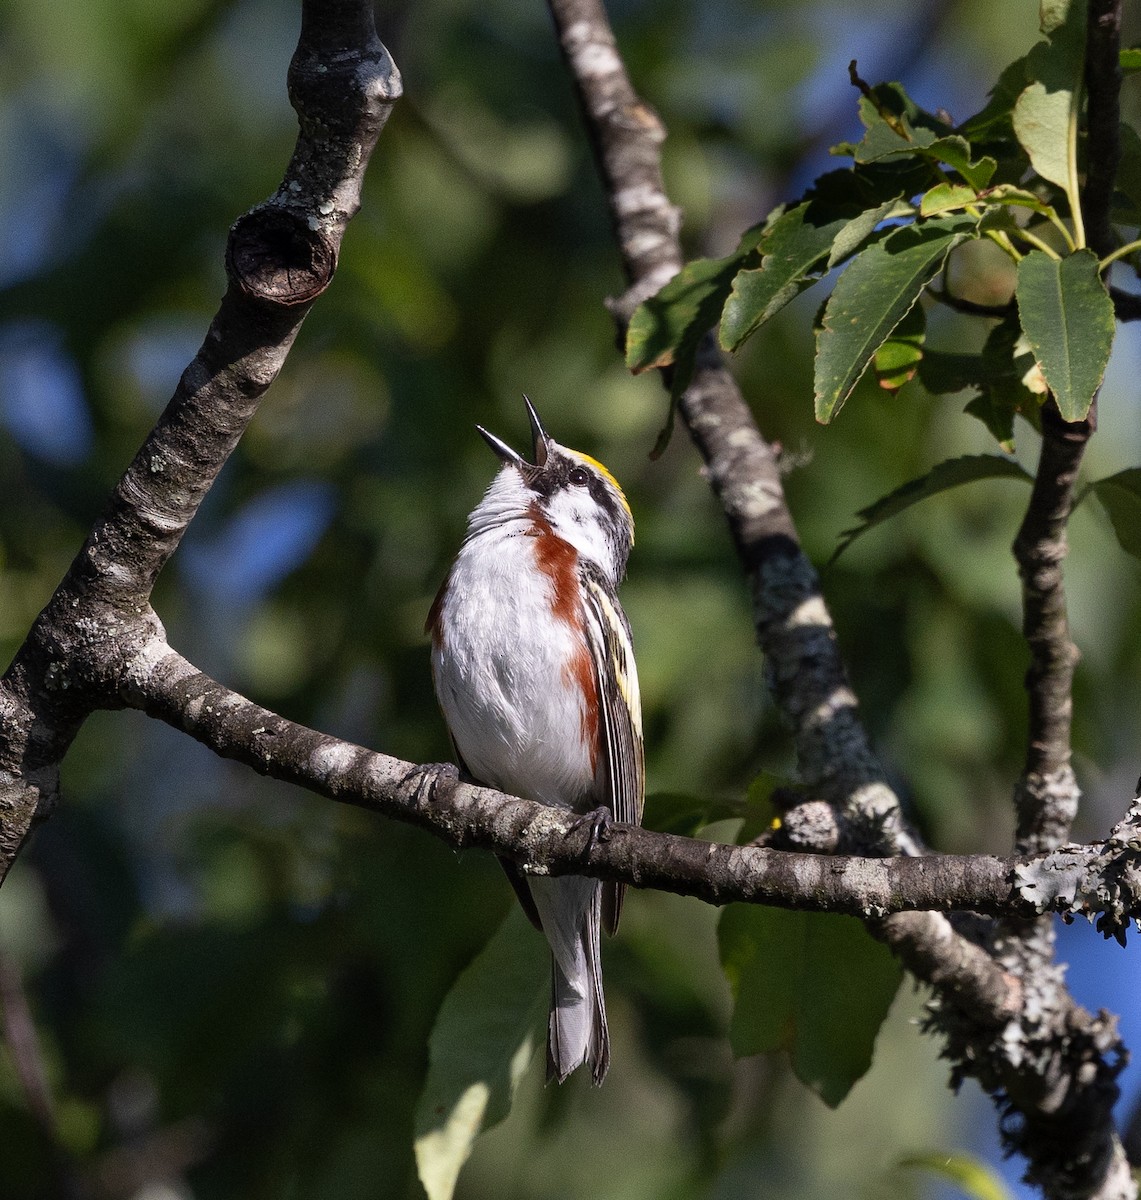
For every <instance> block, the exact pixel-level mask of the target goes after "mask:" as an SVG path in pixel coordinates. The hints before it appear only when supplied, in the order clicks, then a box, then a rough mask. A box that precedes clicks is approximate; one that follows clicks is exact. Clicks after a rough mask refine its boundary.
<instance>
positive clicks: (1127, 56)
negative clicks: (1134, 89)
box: [1118, 46, 1141, 75]
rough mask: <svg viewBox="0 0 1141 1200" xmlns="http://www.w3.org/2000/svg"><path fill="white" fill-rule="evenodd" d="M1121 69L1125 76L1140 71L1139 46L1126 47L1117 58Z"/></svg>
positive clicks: (1140, 49)
mask: <svg viewBox="0 0 1141 1200" xmlns="http://www.w3.org/2000/svg"><path fill="white" fill-rule="evenodd" d="M1118 58H1119V61H1120V63H1121V69H1122V71H1124V72H1125V74H1126V75H1132V74H1134V73H1135V72H1136V71H1141V46H1128V47H1126V49H1124V50H1122V51H1121V53H1120V55H1119V56H1118Z"/></svg>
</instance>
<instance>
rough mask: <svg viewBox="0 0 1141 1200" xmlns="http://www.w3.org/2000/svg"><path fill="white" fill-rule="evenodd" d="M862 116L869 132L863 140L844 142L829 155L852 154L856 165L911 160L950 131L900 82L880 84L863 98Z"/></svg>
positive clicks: (861, 105)
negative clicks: (919, 103) (898, 158)
mask: <svg viewBox="0 0 1141 1200" xmlns="http://www.w3.org/2000/svg"><path fill="white" fill-rule="evenodd" d="M859 113H860V121H861V123H862V124H863V126H864V128H865V130H866V131H867V132H866V133H865V134H864V136H863V139H862V140H861V141H859V142H841V143H840V144H839V145H837V146H833V147H832V148H831V151H830V153H832V154H837V155H840V154H844V155H849V156H850V157H852V158H853V159H855V161H856V162H857V163H873V162H877V161H880V160H882V159H885V158H896V157H911V156H913V155H915V154H916V153H918V151H919V150H921V149H922V148H923V147H924V146H929V145H930V144H931V143H932V142H934V141H935V140H936V139H937V138H938V137H939V136H940V135H941V134H944V133H949V132H950V130H949V128H948V127H947V125H946V124H945V123H944V122H942V121H940V120H939V119H938V118H937V117H935V116H933V115H932V114H931V113H927V112H924V111H923V110H922V109H921V108H920V107H919V106H918V105H917V104H916V103H915V102H914V101H913V100H912V99H911V97H910V96H908V94H907V93H906V91H904V89H903V86H902V84H899V83H880V84H877V85H876V86H875V87H873V88H871V89H870V94H865V95H861V97H860V101H859Z"/></svg>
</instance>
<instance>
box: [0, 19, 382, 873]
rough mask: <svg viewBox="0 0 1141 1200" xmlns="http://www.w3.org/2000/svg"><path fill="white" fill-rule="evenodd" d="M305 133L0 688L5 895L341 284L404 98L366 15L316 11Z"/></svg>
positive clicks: (298, 85) (299, 54) (302, 62)
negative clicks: (200, 333)
mask: <svg viewBox="0 0 1141 1200" xmlns="http://www.w3.org/2000/svg"><path fill="white" fill-rule="evenodd" d="M289 93H290V99H291V101H292V103H293V106H294V108H295V109H296V110H297V115H298V122H299V126H300V132H299V135H298V139H297V143H296V147H295V150H294V153H293V157H292V159H291V161H290V163H289V166H288V168H287V170H286V172H285V176H284V178H283V180H282V183H281V186H280V187H279V188H278V189H277V191H276V192H275V193H274V195H273V196H271V197H270V198H269V199H268V200H266V201H264V202H263V203H262V204H259V205H258V206H257V207H255V208H253V209H251V210H250V211H249V212H248V213H246V214H245V215H244V216H242V217H239V219H238V220H237V221H236V222H235V223H234V225H233V227H232V229H231V230H230V237H229V242H228V245H227V250H226V272H227V276H228V279H229V286H228V287H227V290H226V294H225V296H224V297H223V299H222V303H221V306H220V308H219V310H218V313H217V315H216V316H215V318H214V321H213V323H212V324H211V326H210V329H209V331H208V332H207V334H206V340H205V341H204V342H203V345H202V348H201V349H200V350H199V352H198V354H197V356H196V357H195V359H194V361H193V362H192V363H191V364H190V365H189V366H188V367H187V368H186V370H185V372H183V375H182V378H181V380H180V381H179V384H178V388H177V390H176V391H175V394H174V397H173V398H172V400H171V401H170V403H169V405H168V406H167V408H166V411H165V412H164V413H163V414H162V416H161V418H160V419H159V421H158V423H157V424H156V426H155V427H154V429H153V430H152V431H151V433H150V435H149V436H148V437H147V439H146V441H145V442H144V444H143V446H142V448H141V449H140V451H139V452H138V454H137V455H136V456H135V459H134V461H133V462H132V463H131V465H130V466H129V467H128V468H127V471H126V473H125V474H124V475H123V477H122V479H121V480H120V482H119V484H118V486H117V487H116V489H115V492H114V494H113V496H112V498H111V501H110V503H109V505H108V507H107V509H106V511H105V512H104V513H103V515H102V516H101V517H100V518H99V519H98V520H97V521H96V523H95V525H94V526H93V527H92V529H91V532H90V534H89V536H88V538H87V541H86V542H85V543H84V545H83V548H82V549H81V550H80V552H79V554H78V555H77V557H76V559H75V561H74V562H73V563H72V564H71V567H70V569H69V570H68V572H67V574H66V576H65V577H64V579H63V581H62V582H61V583H60V586H59V587H58V588H57V590H56V592H55V594H54V595H53V596H52V598H51V600H50V601H49V602H48V605H47V607H46V608H45V609H44V611H43V612H42V613H41V614H40V616H39V617H38V618H37V620H36V622H35V624H34V626H33V627H32V630H31V632H30V633H29V635H28V638H27V639H26V641H25V642H24V644H23V646H22V647H21V648H20V650H19V652H18V653H17V655H16V657H15V659H14V660H13V662H12V665H11V666H10V667H9V669H8V671H7V672H6V673H5V675H4V679H3V684H2V687H0V718H2V722H0V730H2V732H0V879H3V877H4V875H5V874H6V872H7V870H8V868H9V866H10V865H11V863H12V861H13V859H14V858H15V856H16V854H17V853H18V851H19V848H20V846H21V844H22V842H23V840H24V838H25V836H26V834H27V832H28V829H29V828H30V826H31V824H32V822H33V820H34V819H36V818H37V817H39V818H42V817H44V816H46V815H47V813H48V812H49V811H50V807H51V805H52V803H53V802H54V800H55V797H56V795H57V793H58V766H59V762H60V760H61V759H62V757H63V755H64V753H65V752H66V750H67V748H68V747H69V746H70V744H71V741H72V739H73V738H74V736H75V733H76V731H77V730H78V728H79V726H80V725H81V724H82V722H83V721H84V720H85V719H86V718H87V716H88V715H89V714H90V713H91V712H92V711H93V710H94V709H95V708H98V707H101V706H106V705H107V704H108V702H109V701H108V697H113V696H114V695H115V692H116V686H117V680H118V678H119V676H120V675H121V673H122V670H123V666H124V664H125V663H126V662H127V661H128V660H129V659H130V658H131V657H133V655H134V654H135V653H137V651H138V649H139V648H140V647H141V646H143V645H145V644H147V642H148V641H149V640H150V639H151V638H152V637H154V636H155V635H156V634H157V633H159V632H160V631H161V627H160V625H159V623H158V619H157V617H156V616H155V615H154V613H153V612H152V611H151V610H150V607H149V597H150V593H151V589H152V587H153V586H154V582H155V579H156V577H157V576H158V573H159V571H160V570H161V569H162V567H163V565H164V564H165V563H166V562H167V560H168V559H169V558H170V556H171V554H173V553H174V550H175V548H176V547H177V546H178V544H179V542H180V540H181V539H182V535H183V534H184V533H185V531H186V527H187V525H188V524H189V523H190V521H191V519H192V518H193V516H194V514H195V513H196V512H197V511H198V506H199V504H200V503H201V502H202V499H203V498H204V497H205V495H206V493H207V492H208V491H209V489H210V487H211V486H212V484H213V482H214V480H215V479H216V478H217V475H218V472H219V471H220V470H221V469H222V466H223V464H224V463H225V462H226V460H227V458H228V457H229V455H230V453H231V452H232V451H233V449H234V447H235V446H236V445H237V442H238V439H239V438H240V437H241V435H242V433H243V432H244V430H245V428H246V426H247V425H248V424H249V421H250V419H251V418H252V417H253V415H254V412H255V411H256V409H257V405H258V401H259V400H260V398H261V396H262V395H263V394H264V392H265V390H266V388H268V387H269V385H270V383H272V382H273V380H274V379H275V378H276V376H277V374H278V372H279V371H280V370H281V367H282V364H283V363H284V361H285V357H286V355H287V354H288V352H289V349H290V347H291V346H292V344H293V339H294V338H295V337H296V335H297V331H298V329H299V328H300V326H301V322H302V321H303V320H304V318H305V316H306V314H307V313H308V311H309V309H310V308H311V307H312V304H313V302H314V300H315V299H316V298H317V297H318V296H319V295H320V294H321V293H322V292H323V291H324V290H325V288H326V287H327V286H328V285H329V282H330V281H331V280H332V277H333V272H334V270H335V267H336V262H337V254H338V251H339V248H340V243H341V238H342V237H343V235H344V231H345V226H346V225H347V223H348V221H349V219H350V218H351V217H352V216H353V215H354V214H355V213H356V211H357V209H358V208H359V206H360V191H361V184H362V181H363V179H364V171H365V167H366V166H367V165H368V160H369V156H370V155H371V153H372V149H373V147H374V146H375V144H376V139H377V137H378V136H379V134H380V131H381V129H382V128H383V126H384V122H385V120H386V119H387V116H388V113H389V111H390V109H391V107H392V105H393V104H394V103H395V101H396V99H397V97H398V96H399V95H400V75H399V72H398V71H397V70H396V67H395V66H394V65H393V62H392V59H391V58H390V57H389V55H388V51H387V50H385V48H384V47H383V46H382V45H381V43H380V41H379V40H378V39H377V36H376V31H375V29H374V26H373V18H372V6H371V4H370V3H368V2H367V0H305V3H304V4H303V7H302V21H301V35H300V38H299V41H298V45H297V50H296V53H295V54H294V56H293V61H292V63H291V64H290V68H289Z"/></svg>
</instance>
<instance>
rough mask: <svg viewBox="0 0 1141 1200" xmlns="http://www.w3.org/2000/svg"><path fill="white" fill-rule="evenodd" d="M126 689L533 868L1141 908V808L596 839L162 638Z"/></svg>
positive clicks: (934, 903) (755, 898)
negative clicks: (813, 830)
mask: <svg viewBox="0 0 1141 1200" xmlns="http://www.w3.org/2000/svg"><path fill="white" fill-rule="evenodd" d="M122 698H123V700H124V702H125V703H127V704H129V705H131V706H133V707H136V708H140V709H142V710H143V711H145V712H147V713H148V714H150V715H151V716H154V717H157V718H159V719H161V720H163V721H166V722H167V723H169V724H171V725H173V726H174V727H176V728H178V729H181V730H183V731H184V732H186V733H188V734H189V735H190V736H191V737H193V738H195V739H196V740H197V741H199V742H201V743H203V744H204V745H206V746H208V747H210V748H211V749H212V750H214V751H215V752H216V753H218V754H220V755H222V756H223V757H225V758H230V759H234V760H236V761H238V762H242V763H245V764H246V765H247V766H250V767H252V768H253V769H254V770H255V771H257V772H259V773H260V774H262V775H267V776H269V777H271V778H274V779H280V780H284V781H287V782H289V783H293V784H297V785H298V786H300V787H303V788H306V789H307V790H309V791H312V792H317V793H318V794H320V795H323V796H327V797H329V798H330V799H333V800H337V801H340V802H341V803H345V804H352V805H355V806H357V807H360V808H365V809H368V810H369V811H371V812H375V813H379V814H381V815H383V816H386V817H392V818H395V819H397V820H400V821H405V822H408V823H410V824H413V825H417V826H419V827H420V828H422V829H425V830H428V831H429V832H431V833H433V834H435V835H436V836H437V837H439V838H442V839H443V840H444V841H446V842H447V843H448V844H449V845H451V846H453V847H455V848H456V849H464V848H468V847H478V848H480V849H484V850H490V851H492V852H493V853H495V854H498V855H502V856H505V857H508V858H511V859H513V860H515V861H516V862H518V863H520V864H521V865H522V866H523V867H524V868H525V869H526V870H527V871H528V872H530V873H532V874H541V875H562V874H577V875H590V876H594V877H596V878H599V879H612V880H617V881H621V882H623V883H628V884H630V885H632V886H634V887H641V888H656V889H659V890H663V891H670V892H676V893H678V894H679V895H685V896H694V897H697V898H698V899H701V900H705V901H707V902H708V903H710V904H719V905H720V904H729V903H731V902H734V901H744V902H748V903H756V904H771V905H776V906H779V907H782V908H793V909H800V910H803V911H811V912H836V913H848V914H851V915H854V916H860V917H864V918H867V917H879V916H884V915H886V914H888V913H896V912H912V911H937V912H952V911H960V910H970V911H974V912H979V913H986V914H990V915H1010V916H1033V915H1036V914H1039V913H1043V912H1063V913H1066V914H1074V913H1081V914H1093V913H1098V914H1101V919H1102V924H1103V926H1104V927H1105V928H1106V931H1107V932H1113V933H1121V930H1122V929H1123V928H1124V925H1125V924H1126V923H1127V921H1128V919H1129V918H1130V917H1132V916H1133V915H1134V914H1136V913H1137V912H1139V911H1141V888H1138V886H1137V884H1138V883H1139V882H1141V871H1137V870H1135V866H1134V864H1135V863H1136V862H1137V861H1138V849H1139V848H1141V805H1138V806H1135V808H1134V809H1133V810H1131V812H1130V817H1129V819H1128V822H1127V823H1123V824H1122V826H1120V827H1119V829H1118V830H1117V831H1115V832H1114V835H1113V836H1112V837H1111V838H1110V839H1109V840H1108V841H1107V842H1106V843H1104V844H1097V845H1091V846H1068V847H1064V848H1063V849H1062V850H1058V851H1055V852H1053V853H1051V854H1044V855H1038V856H1023V857H1013V858H996V857H993V856H990V855H925V856H922V857H897V858H859V857H854V856H844V855H836V856H825V855H818V854H799V853H791V852H789V851H783V850H773V849H769V848H767V847H761V846H735V845H726V844H723V843H718V842H704V841H700V840H698V839H695V838H687V837H678V836H676V835H673V834H666V833H655V832H652V831H650V830H646V829H640V828H638V827H636V826H632V825H618V824H616V825H614V826H612V828H611V832H610V835H609V837H608V838H606V839H605V840H604V841H597V842H595V843H594V844H593V845H591V844H590V842H591V838H590V833H589V830H588V829H587V828H586V827H585V826H584V824H583V822H581V821H580V820H578V819H577V818H576V817H575V814H573V813H571V812H566V811H563V810H561V809H556V808H551V807H548V806H546V805H543V804H536V803H534V802H532V801H529V800H522V799H520V798H519V797H516V796H507V795H504V794H502V793H500V792H496V791H494V790H492V789H490V788H484V787H477V786H475V785H473V784H469V783H465V782H463V781H462V780H461V779H460V778H459V776H458V774H457V773H456V770H455V768H454V767H451V766H450V765H444V764H431V765H428V766H422V765H418V764H415V763H409V762H403V761H401V760H400V759H397V758H392V757H390V756H388V755H385V754H378V753H376V752H375V751H372V750H367V749H365V748H364V747H362V746H357V745H354V744H353V743H351V742H345V741H341V740H340V739H338V738H335V737H332V736H330V735H329V734H325V733H319V732H318V731H316V730H313V729H309V728H307V727H306V726H304V725H300V724H297V723H295V722H293V721H289V720H287V719H286V718H284V717H281V716H279V715H277V714H276V713H273V712H270V711H269V710H268V709H264V708H262V707H261V706H260V705H257V704H254V703H253V702H252V701H250V700H247V699H246V698H245V697H244V696H241V695H239V694H238V693H237V692H234V691H231V690H230V689H229V688H227V687H225V686H224V685H223V684H221V683H218V682H217V681H216V680H214V679H211V678H210V677H209V676H207V675H204V674H203V673H202V672H201V671H198V670H197V669H196V668H195V667H194V666H193V664H191V663H189V662H188V661H187V660H186V659H185V658H183V657H182V656H181V655H180V654H178V653H177V652H176V651H175V650H173V649H172V648H171V647H170V646H169V645H167V643H166V642H165V641H163V640H162V639H160V638H155V639H154V640H153V641H152V642H151V643H150V644H149V645H148V646H147V648H146V649H145V651H144V652H143V653H142V654H140V655H139V656H138V658H137V659H136V660H135V662H134V663H132V664H131V667H130V669H129V671H128V674H127V678H126V682H125V684H124V687H123V689H122ZM1134 822H1136V824H1134ZM1135 874H1136V875H1137V879H1135V878H1134V875H1135ZM1121 936H1124V935H1123V934H1121Z"/></svg>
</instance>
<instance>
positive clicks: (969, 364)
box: [919, 348, 985, 396]
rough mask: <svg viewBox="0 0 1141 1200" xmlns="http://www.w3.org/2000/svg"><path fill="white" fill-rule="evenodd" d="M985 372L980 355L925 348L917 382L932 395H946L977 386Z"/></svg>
mask: <svg viewBox="0 0 1141 1200" xmlns="http://www.w3.org/2000/svg"><path fill="white" fill-rule="evenodd" d="M984 374H985V367H984V366H983V360H982V355H980V354H955V353H952V352H951V351H948V350H932V349H930V348H929V349H927V350H926V351H925V352H924V354H923V360H922V362H920V364H919V382H920V383H922V384H923V386H924V388H926V390H927V391H929V392H930V393H931V394H932V395H933V396H946V395H951V394H953V393H954V392H962V391H965V390H966V389H967V388H969V387H978V386H980V384H981V381H982V379H983V376H984Z"/></svg>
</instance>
